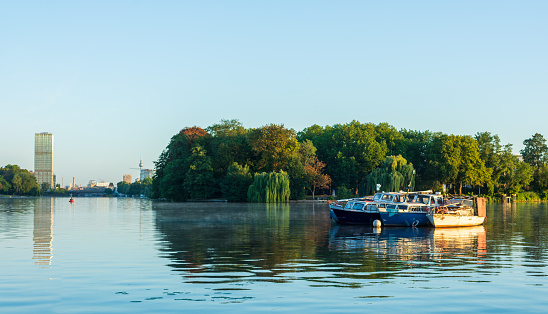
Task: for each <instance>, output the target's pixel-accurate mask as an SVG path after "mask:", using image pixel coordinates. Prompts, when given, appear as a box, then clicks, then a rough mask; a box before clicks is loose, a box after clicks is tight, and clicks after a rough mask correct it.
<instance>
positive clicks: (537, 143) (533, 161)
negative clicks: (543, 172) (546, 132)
mask: <svg viewBox="0 0 548 314" xmlns="http://www.w3.org/2000/svg"><path fill="white" fill-rule="evenodd" d="M523 145H525V147H524V148H523V149H522V150H521V151H520V153H521V155H522V156H523V161H525V162H526V163H528V164H530V165H531V166H533V168H534V169H535V170H536V169H538V168H539V167H540V166H542V165H544V164H545V163H546V154H547V152H548V146H547V145H546V139H544V136H542V135H541V134H539V133H535V135H533V137H531V138H529V139H526V140H524V141H523Z"/></svg>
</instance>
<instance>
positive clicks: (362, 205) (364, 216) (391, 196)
mask: <svg viewBox="0 0 548 314" xmlns="http://www.w3.org/2000/svg"><path fill="white" fill-rule="evenodd" d="M404 197H405V193H396V192H382V193H376V194H375V195H374V196H372V197H371V196H366V197H360V198H352V199H344V200H338V201H336V202H331V203H329V208H330V211H329V217H330V218H331V219H332V220H333V221H335V222H337V223H340V224H353V225H358V224H359V225H363V224H367V225H372V224H373V222H374V221H375V220H379V221H381V216H380V214H379V210H378V208H377V206H382V207H384V206H386V204H391V203H393V202H395V201H397V202H399V201H400V200H403V198H404Z"/></svg>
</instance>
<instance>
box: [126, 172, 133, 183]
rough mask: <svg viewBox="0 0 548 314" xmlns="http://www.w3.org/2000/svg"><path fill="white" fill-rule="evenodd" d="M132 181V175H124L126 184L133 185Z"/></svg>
mask: <svg viewBox="0 0 548 314" xmlns="http://www.w3.org/2000/svg"><path fill="white" fill-rule="evenodd" d="M131 180H133V178H132V177H131V174H124V182H125V183H127V184H131Z"/></svg>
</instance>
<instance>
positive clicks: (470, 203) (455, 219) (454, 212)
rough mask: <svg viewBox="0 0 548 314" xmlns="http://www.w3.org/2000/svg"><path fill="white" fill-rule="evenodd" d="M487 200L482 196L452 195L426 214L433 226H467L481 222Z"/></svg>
mask: <svg viewBox="0 0 548 314" xmlns="http://www.w3.org/2000/svg"><path fill="white" fill-rule="evenodd" d="M486 203H487V200H486V199H485V198H482V197H453V198H449V199H446V200H445V202H444V206H439V207H436V208H435V209H434V210H432V211H431V212H430V213H428V214H427V215H426V217H428V220H429V221H430V223H431V224H432V225H433V226H434V227H469V226H479V225H481V224H483V222H484V221H485V216H486Z"/></svg>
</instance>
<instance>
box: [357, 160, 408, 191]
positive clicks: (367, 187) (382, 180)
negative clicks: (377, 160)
mask: <svg viewBox="0 0 548 314" xmlns="http://www.w3.org/2000/svg"><path fill="white" fill-rule="evenodd" d="M414 171H415V169H414V168H413V164H411V163H408V162H407V160H406V159H405V158H403V157H402V156H401V155H398V156H387V157H386V159H385V160H384V163H383V164H382V165H381V166H379V167H378V168H376V169H375V170H373V171H371V173H369V174H368V175H367V176H366V177H365V179H364V181H363V185H362V189H361V190H362V191H360V193H361V194H364V195H372V194H374V193H375V192H376V189H377V184H380V185H381V190H383V191H387V192H397V191H402V190H404V189H406V188H410V189H411V190H414V188H415V177H414Z"/></svg>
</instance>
